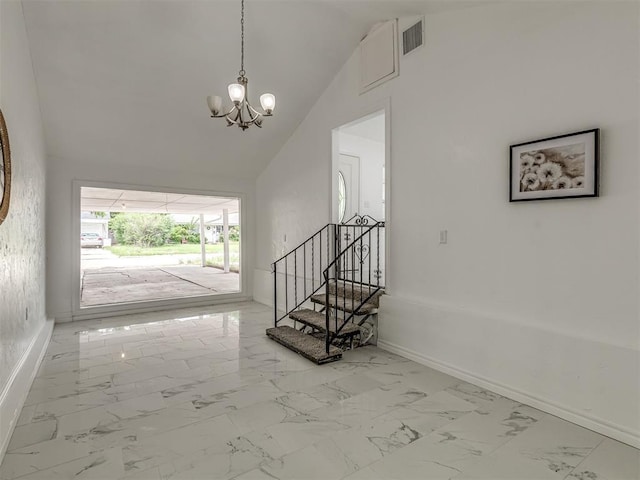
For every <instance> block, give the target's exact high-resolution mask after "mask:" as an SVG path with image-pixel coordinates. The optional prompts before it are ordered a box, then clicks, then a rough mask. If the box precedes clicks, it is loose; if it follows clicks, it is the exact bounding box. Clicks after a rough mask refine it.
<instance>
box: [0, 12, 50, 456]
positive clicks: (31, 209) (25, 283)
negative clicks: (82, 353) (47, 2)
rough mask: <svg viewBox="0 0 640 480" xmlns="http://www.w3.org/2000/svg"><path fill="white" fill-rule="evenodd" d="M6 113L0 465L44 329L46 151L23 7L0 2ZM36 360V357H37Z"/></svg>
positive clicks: (0, 75)
mask: <svg viewBox="0 0 640 480" xmlns="http://www.w3.org/2000/svg"><path fill="white" fill-rule="evenodd" d="M0 32H1V34H0V62H1V63H0V108H2V113H3V114H4V117H5V121H6V123H7V130H8V133H9V144H10V147H11V157H12V187H11V203H10V205H9V214H8V216H7V219H6V220H5V222H4V223H2V225H0V424H1V425H0V460H1V457H2V453H3V448H4V446H6V440H7V437H8V435H9V434H10V432H11V429H12V428H13V422H14V420H15V416H16V415H15V414H16V408H17V411H18V412H19V409H20V407H21V400H24V397H22V399H20V395H22V394H25V395H26V391H24V389H25V388H26V390H27V391H28V388H29V384H28V381H29V378H28V377H29V373H30V372H27V375H26V377H27V384H26V385H20V388H18V387H17V383H19V382H18V381H17V380H16V378H17V377H18V376H19V371H20V370H21V368H22V366H23V365H24V364H25V357H26V356H28V352H29V351H30V350H31V347H32V345H33V343H34V341H35V339H36V338H37V337H38V335H39V334H40V333H41V332H42V330H43V327H44V325H45V321H46V318H45V248H44V245H45V213H44V200H45V171H46V167H45V152H44V140H43V133H42V122H41V117H40V109H39V106H38V94H37V91H36V85H35V81H34V76H33V70H32V68H31V55H30V52H29V45H28V43H27V37H26V30H25V24H24V18H23V15H22V5H21V4H20V3H19V2H4V1H3V2H0ZM36 356H37V355H36Z"/></svg>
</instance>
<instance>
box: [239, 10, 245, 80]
mask: <svg viewBox="0 0 640 480" xmlns="http://www.w3.org/2000/svg"><path fill="white" fill-rule="evenodd" d="M240 32H241V33H240V72H239V73H240V76H241V77H244V74H245V71H244V0H242V12H241V15H240Z"/></svg>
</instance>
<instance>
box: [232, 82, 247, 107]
mask: <svg viewBox="0 0 640 480" xmlns="http://www.w3.org/2000/svg"><path fill="white" fill-rule="evenodd" d="M229 98H231V101H232V102H233V103H234V104H235V105H238V104H239V103H240V102H242V101H243V100H244V85H240V84H239V83H232V84H231V85H229Z"/></svg>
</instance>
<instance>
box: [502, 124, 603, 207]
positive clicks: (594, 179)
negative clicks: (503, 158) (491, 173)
mask: <svg viewBox="0 0 640 480" xmlns="http://www.w3.org/2000/svg"><path fill="white" fill-rule="evenodd" d="M599 137H600V129H598V128H595V129H593V130H585V131H583V132H576V133H569V134H567V135H559V136H557V137H551V138H543V139H541V140H534V141H532V142H526V143H519V144H517V145H511V147H510V152H511V155H510V164H509V172H510V182H511V183H510V185H509V201H510V202H519V201H525V200H551V199H554V198H556V199H557V198H575V197H597V196H598V163H599V145H600V140H599Z"/></svg>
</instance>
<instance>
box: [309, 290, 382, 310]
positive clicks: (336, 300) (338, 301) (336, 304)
mask: <svg viewBox="0 0 640 480" xmlns="http://www.w3.org/2000/svg"><path fill="white" fill-rule="evenodd" d="M310 300H311V301H312V302H313V303H319V304H321V305H325V304H326V300H327V298H326V295H325V294H324V293H318V294H316V295H312V296H311V298H310ZM358 303H359V301H358V300H353V299H351V298H346V297H341V296H337V297H336V296H335V295H334V294H330V295H329V306H330V307H331V308H337V309H338V310H342V311H343V312H347V313H352V312H353V311H354V310H356V312H355V313H356V315H369V314H370V313H374V312H375V311H376V310H377V308H378V306H377V305H375V304H373V303H368V302H367V303H363V304H362V305H360V306H359V305H358Z"/></svg>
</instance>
